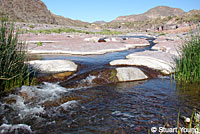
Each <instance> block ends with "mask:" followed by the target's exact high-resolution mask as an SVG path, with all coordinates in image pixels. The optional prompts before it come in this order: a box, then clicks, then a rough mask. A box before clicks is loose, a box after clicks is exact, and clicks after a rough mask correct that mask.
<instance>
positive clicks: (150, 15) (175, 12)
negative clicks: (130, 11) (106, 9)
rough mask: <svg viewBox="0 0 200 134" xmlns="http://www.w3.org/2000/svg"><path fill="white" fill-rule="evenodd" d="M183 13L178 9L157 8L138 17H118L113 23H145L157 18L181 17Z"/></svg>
mask: <svg viewBox="0 0 200 134" xmlns="http://www.w3.org/2000/svg"><path fill="white" fill-rule="evenodd" d="M184 13H185V12H184V11H183V10H182V9H180V8H171V7H167V6H158V7H155V8H152V9H150V10H148V11H147V12H145V13H143V14H139V15H129V16H120V17H118V18H116V19H115V20H114V21H113V22H124V21H126V22H134V21H146V20H150V19H155V18H158V17H161V18H162V17H166V16H182V15H183V14H184Z"/></svg>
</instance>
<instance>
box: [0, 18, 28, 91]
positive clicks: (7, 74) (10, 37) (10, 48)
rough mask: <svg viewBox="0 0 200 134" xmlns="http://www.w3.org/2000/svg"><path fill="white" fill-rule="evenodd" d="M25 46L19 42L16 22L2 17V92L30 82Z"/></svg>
mask: <svg viewBox="0 0 200 134" xmlns="http://www.w3.org/2000/svg"><path fill="white" fill-rule="evenodd" d="M24 50H25V46H24V44H23V43H22V44H21V43H18V33H17V32H16V31H15V28H14V24H11V23H9V22H7V21H6V19H2V20H1V23H0V93H4V92H7V91H10V90H11V89H12V88H15V87H19V86H22V85H23V84H27V83H29V77H28V74H29V70H28V67H27V66H26V65H25V63H24V62H25V60H26V55H25V51H24Z"/></svg>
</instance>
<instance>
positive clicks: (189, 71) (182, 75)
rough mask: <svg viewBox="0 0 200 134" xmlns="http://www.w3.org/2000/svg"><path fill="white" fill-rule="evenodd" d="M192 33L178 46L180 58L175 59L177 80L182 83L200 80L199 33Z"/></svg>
mask: <svg viewBox="0 0 200 134" xmlns="http://www.w3.org/2000/svg"><path fill="white" fill-rule="evenodd" d="M197 29H198V32H196V33H192V34H191V36H190V37H189V38H188V39H186V40H185V44H184V45H183V46H182V47H181V48H180V58H178V59H177V60H176V75H177V80H178V81H179V82H183V83H199V82H200V35H199V28H197Z"/></svg>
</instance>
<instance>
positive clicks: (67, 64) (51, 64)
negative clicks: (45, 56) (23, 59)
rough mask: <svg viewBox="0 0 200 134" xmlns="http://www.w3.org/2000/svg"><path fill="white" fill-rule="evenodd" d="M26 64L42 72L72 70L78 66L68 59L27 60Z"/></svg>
mask: <svg viewBox="0 0 200 134" xmlns="http://www.w3.org/2000/svg"><path fill="white" fill-rule="evenodd" d="M28 64H30V65H31V66H33V68H34V69H36V70H38V71H40V72H42V73H59V72H67V71H71V72H74V71H76V70H77V67H78V66H77V65H76V64H75V63H74V62H72V61H69V60H33V61H29V62H28Z"/></svg>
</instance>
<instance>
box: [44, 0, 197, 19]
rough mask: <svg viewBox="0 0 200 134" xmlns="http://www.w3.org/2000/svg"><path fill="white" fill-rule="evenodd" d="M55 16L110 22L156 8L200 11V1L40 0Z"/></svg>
mask: <svg viewBox="0 0 200 134" xmlns="http://www.w3.org/2000/svg"><path fill="white" fill-rule="evenodd" d="M42 1H43V2H44V3H45V4H46V6H47V8H48V9H49V10H50V11H51V12H52V13H54V14H56V15H61V16H64V17H68V18H71V19H74V20H82V21H85V22H94V21H106V22H109V21H112V20H114V19H115V18H117V17H118V16H125V15H132V14H141V13H144V12H146V11H148V10H149V9H151V8H153V7H156V6H170V7H174V8H181V9H183V10H184V11H186V12H188V11H189V10H192V9H200V0H42Z"/></svg>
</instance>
